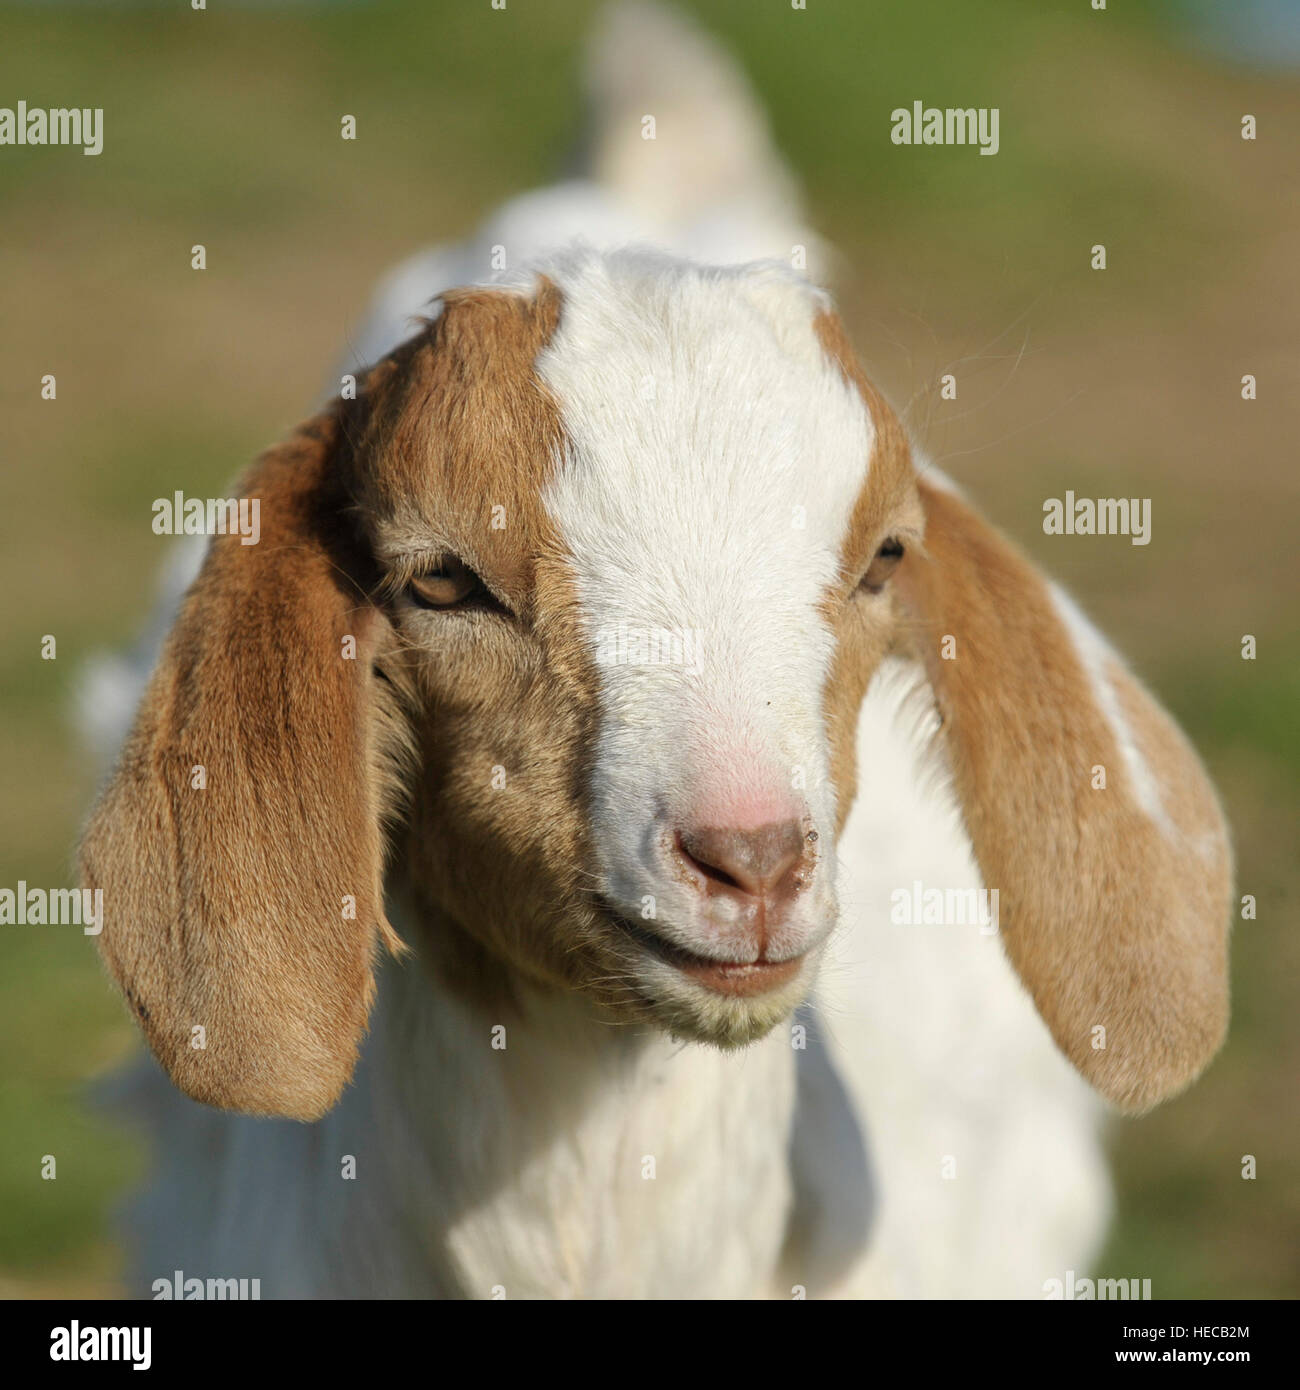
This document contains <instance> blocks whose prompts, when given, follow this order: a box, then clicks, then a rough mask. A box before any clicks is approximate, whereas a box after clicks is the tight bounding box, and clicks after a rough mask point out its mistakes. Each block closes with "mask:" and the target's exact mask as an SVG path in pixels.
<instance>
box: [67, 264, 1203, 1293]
mask: <svg viewBox="0 0 1300 1390" xmlns="http://www.w3.org/2000/svg"><path fill="white" fill-rule="evenodd" d="M238 491H239V495H240V496H241V497H244V498H248V499H257V500H258V501H259V503H260V513H261V518H262V534H261V538H260V541H259V543H258V544H257V545H255V546H243V545H241V544H240V542H239V537H238V536H218V537H215V538H214V539H213V541H212V544H211V546H210V549H209V551H208V554H207V557H206V559H205V561H204V564H203V568H202V571H201V573H200V575H199V577H198V579H197V580H196V582H195V583H194V585H193V587H192V588H191V590H190V592H189V593H188V595H187V596H186V598H185V600H184V603H183V605H182V607H181V609H180V612H179V615H178V617H177V619H176V621H175V624H174V625H173V627H172V630H171V632H170V635H169V636H168V638H167V640H166V643H165V646H164V648H163V651H162V655H161V657H160V659H159V662H158V666H157V669H156V671H155V672H154V675H153V677H152V679H151V681H150V683H149V686H148V689H147V691H146V693H145V696H144V699H143V701H142V703H141V706H140V710H139V714H138V717H137V719H136V722H135V725H134V728H133V730H132V732H131V734H130V736H129V738H128V740H127V742H126V744H125V747H124V749H123V751H122V754H121V757H120V759H119V762H118V765H117V768H116V771H115V773H114V774H113V777H112V778H111V780H110V782H109V784H108V786H107V788H106V789H105V791H104V793H103V795H102V797H101V799H100V802H99V804H98V807H97V809H96V811H95V813H94V815H93V816H92V819H91V821H90V824H89V826H88V829H87V831H86V835H85V840H84V845H83V861H82V862H83V868H84V881H85V883H86V884H87V886H90V887H92V888H97V889H98V888H102V889H103V891H104V904H105V924H104V929H103V932H102V934H101V936H100V943H101V950H102V952H103V954H104V958H105V960H106V961H107V963H108V966H109V969H110V970H111V972H112V973H113V975H114V977H115V978H116V980H117V981H118V982H119V984H120V985H121V987H122V990H123V992H124V994H125V996H126V998H127V1000H128V1002H129V1005H130V1007H131V1009H132V1010H133V1012H134V1014H135V1016H136V1018H137V1019H138V1021H139V1024H140V1026H141V1029H142V1031H143V1032H144V1034H145V1037H146V1038H147V1040H148V1042H149V1045H150V1047H151V1049H152V1050H153V1052H154V1054H155V1056H156V1057H157V1058H158V1060H159V1061H160V1062H161V1063H162V1065H163V1067H164V1068H165V1069H166V1071H167V1073H168V1074H169V1076H170V1077H171V1079H172V1081H173V1082H175V1084H176V1086H177V1087H179V1088H180V1090H181V1091H184V1092H185V1093H186V1094H187V1095H188V1096H191V1097H193V1098H194V1099H195V1100H198V1101H201V1102H203V1103H204V1105H206V1106H211V1107H217V1108H216V1109H204V1108H202V1107H201V1106H195V1105H193V1104H191V1103H190V1102H188V1101H185V1100H184V1099H182V1098H181V1097H180V1096H178V1095H177V1094H176V1092H175V1091H173V1090H171V1089H170V1088H164V1087H162V1086H160V1085H159V1084H158V1083H157V1081H156V1080H155V1079H153V1078H152V1077H144V1078H140V1079H138V1080H137V1082H136V1090H137V1104H138V1105H139V1106H140V1107H141V1108H142V1109H144V1110H145V1111H147V1112H148V1113H149V1115H150V1117H151V1119H152V1122H153V1123H154V1125H155V1127H156V1129H157V1131H158V1133H159V1134H160V1136H162V1145H163V1149H164V1162H165V1167H164V1171H163V1174H162V1175H161V1177H160V1179H159V1180H158V1181H157V1182H156V1183H155V1185H154V1187H153V1189H152V1191H151V1193H150V1194H149V1195H148V1196H147V1198H146V1200H145V1201H144V1203H143V1204H142V1205H141V1207H140V1208H139V1210H138V1211H137V1213H136V1214H135V1217H134V1218H133V1222H132V1225H133V1227H134V1229H135V1232H136V1236H137V1239H138V1242H139V1250H138V1253H137V1257H136V1277H137V1279H138V1280H139V1281H140V1282H141V1283H143V1284H144V1285H146V1286H147V1285H148V1283H149V1282H150V1281H151V1280H152V1279H154V1278H157V1277H158V1276H159V1275H161V1274H164V1273H166V1272H168V1271H170V1270H172V1269H178V1268H179V1269H184V1270H185V1271H186V1272H187V1273H193V1274H195V1275H196V1276H202V1277H208V1276H213V1277H217V1276H220V1277H235V1276H244V1277H253V1276H255V1277H258V1278H260V1279H261V1281H262V1288H263V1290H264V1291H265V1292H266V1293H267V1294H268V1296H277V1295H281V1296H282V1295H311V1294H315V1295H348V1294H352V1295H364V1294H370V1295H385V1294H386V1295H408V1296H409V1295H470V1296H483V1297H491V1296H494V1295H495V1296H502V1295H504V1296H508V1297H518V1296H529V1295H536V1296H588V1295H604V1296H705V1297H724V1296H748V1295H764V1294H780V1295H783V1296H790V1294H791V1291H792V1290H794V1291H800V1290H802V1291H807V1292H809V1293H811V1294H813V1295H814V1296H821V1295H830V1294H842V1295H860V1294H880V1293H885V1294H890V1293H893V1294H899V1293H902V1294H916V1293H928V1294H963V1293H964V1294H976V1295H978V1294H986V1295H987V1294H996V1293H1018V1294H1026V1293H1038V1292H1041V1289H1042V1288H1043V1286H1044V1282H1045V1281H1046V1280H1048V1279H1050V1278H1051V1277H1053V1276H1054V1275H1055V1276H1059V1272H1060V1270H1062V1269H1066V1268H1082V1267H1086V1266H1087V1262H1088V1260H1089V1258H1090V1256H1091V1253H1092V1251H1093V1250H1094V1249H1095V1247H1096V1243H1097V1241H1098V1240H1099V1238H1100V1236H1101V1233H1102V1230H1103V1228H1104V1220H1105V1212H1106V1206H1107V1185H1106V1179H1105V1171H1104V1164H1103V1162H1102V1159H1101V1153H1100V1147H1099V1139H1098V1126H1097V1107H1096V1105H1095V1103H1094V1102H1093V1100H1092V1099H1091V1097H1090V1095H1089V1093H1088V1091H1087V1089H1086V1087H1085V1086H1084V1085H1083V1084H1082V1083H1081V1082H1080V1081H1079V1080H1078V1079H1077V1078H1076V1077H1074V1076H1072V1075H1071V1074H1070V1070H1069V1066H1067V1062H1066V1059H1068V1063H1069V1064H1072V1065H1073V1067H1074V1068H1075V1069H1076V1070H1077V1072H1078V1073H1079V1074H1081V1076H1082V1077H1083V1078H1085V1079H1086V1082H1087V1083H1088V1084H1089V1085H1090V1086H1091V1087H1092V1088H1094V1089H1095V1091H1097V1092H1100V1094H1101V1095H1102V1096H1104V1097H1106V1098H1107V1099H1109V1100H1110V1101H1111V1102H1113V1103H1114V1104H1115V1105H1117V1106H1119V1107H1121V1108H1124V1109H1128V1110H1135V1111H1138V1110H1142V1109H1144V1108H1146V1107H1148V1106H1150V1105H1152V1104H1154V1103H1156V1102H1157V1101H1159V1100H1160V1099H1162V1098H1163V1097H1165V1096H1167V1095H1170V1094H1172V1093H1174V1092H1176V1091H1177V1090H1179V1089H1180V1088H1181V1087H1183V1086H1185V1085H1186V1084H1187V1083H1188V1082H1189V1081H1190V1080H1191V1079H1192V1078H1193V1077H1194V1076H1195V1075H1196V1074H1197V1073H1198V1072H1199V1071H1200V1069H1201V1068H1202V1067H1203V1066H1204V1065H1205V1063H1206V1061H1207V1060H1208V1059H1209V1057H1210V1056H1211V1055H1212V1054H1213V1053H1214V1051H1215V1049H1216V1048H1217V1046H1218V1044H1219V1042H1220V1040H1221V1038H1222V1035H1223V1031H1224V1027H1225V1022H1226V1010H1227V992H1226V923H1227V916H1228V899H1229V891H1230V855H1229V850H1228V845H1227V836H1226V831H1225V827H1224V824H1223V820H1222V816H1221V814H1220V811H1219V808H1218V805H1217V802H1216V800H1215V797H1214V794H1213V791H1212V790H1211V788H1210V786H1209V784H1208V782H1207V781H1206V779H1205V776H1204V774H1203V772H1202V770H1201V768H1200V767H1199V764H1198V763H1197V760H1196V758H1195V755H1194V753H1193V752H1192V751H1191V749H1190V748H1189V746H1188V745H1187V743H1186V741H1185V740H1184V739H1183V737H1182V735H1181V734H1180V733H1179V732H1178V730H1177V729H1176V728H1175V727H1174V725H1173V724H1172V723H1171V722H1170V720H1169V719H1168V717H1167V716H1166V715H1165V714H1164V713H1163V712H1162V711H1161V710H1160V709H1159V707H1158V706H1157V705H1156V704H1155V702H1154V701H1153V700H1152V698H1151V697H1150V695H1149V694H1148V693H1147V692H1146V691H1145V690H1144V689H1143V688H1142V687H1141V686H1140V685H1139V683H1138V682H1137V681H1136V680H1135V679H1134V678H1133V677H1132V676H1131V675H1130V674H1129V673H1128V672H1127V671H1126V670H1125V668H1124V667H1123V665H1122V663H1121V662H1120V661H1119V660H1118V658H1117V657H1116V656H1115V655H1114V654H1113V653H1112V652H1111V651H1110V649H1109V648H1108V647H1107V646H1106V645H1105V643H1104V641H1103V640H1102V639H1101V638H1100V637H1099V636H1098V635H1097V634H1096V632H1095V631H1094V630H1093V629H1092V628H1091V626H1090V625H1089V624H1088V623H1087V621H1086V619H1084V618H1083V617H1082V615H1081V614H1080V613H1079V612H1078V610H1077V609H1076V608H1075V607H1074V606H1073V605H1072V604H1071V603H1070V602H1069V600H1068V599H1066V598H1065V597H1064V596H1063V595H1062V594H1060V593H1059V592H1058V591H1056V590H1055V589H1054V588H1053V587H1052V586H1051V585H1049V584H1048V583H1047V582H1046V581H1045V580H1044V579H1043V578H1042V577H1041V576H1040V575H1039V574H1038V573H1037V572H1036V571H1035V570H1034V569H1033V567H1032V566H1030V565H1029V564H1028V562H1027V561H1026V560H1025V559H1024V558H1023V557H1022V556H1021V555H1020V554H1019V553H1018V552H1017V551H1016V550H1015V549H1014V548H1013V547H1012V546H1010V545H1009V544H1008V543H1007V542H1006V541H1005V540H1004V539H1003V538H1002V537H1001V536H999V535H998V534H997V533H996V532H995V531H994V530H993V529H992V528H990V527H989V526H988V525H987V524H986V523H985V522H983V521H982V520H981V519H980V517H979V516H978V515H977V513H976V512H975V511H974V510H973V509H972V508H971V507H970V506H969V505H968V504H967V503H966V501H965V500H964V499H963V498H962V497H961V496H960V495H959V494H958V493H957V492H956V491H955V490H954V489H953V488H952V487H951V486H950V485H948V484H947V483H945V482H944V481H943V480H942V479H941V478H939V477H938V476H937V475H935V474H933V472H932V471H927V470H924V469H921V470H920V471H918V470H917V468H916V467H915V466H914V463H913V459H912V455H911V452H910V449H909V445H908V441H907V439H906V437H905V434H904V431H903V430H902V428H901V426H900V425H899V422H898V421H897V419H896V417H895V416H894V414H893V413H892V411H891V410H890V408H889V406H888V405H887V403H886V402H885V401H884V400H883V398H882V397H881V396H880V395H879V394H878V392H876V391H875V389H874V388H873V387H872V386H871V384H870V383H869V382H868V381H867V379H866V378H865V376H864V375H863V373H862V371H861V369H860V367H859V366H858V363H857V361H856V359H855V357H854V355H853V352H852V350H851V348H850V346H849V343H848V340H847V338H846V335H845V333H844V330H843V329H842V327H841V325H840V323H839V321H838V319H837V318H836V316H835V314H834V312H833V310H832V308H831V306H830V301H829V300H828V298H827V297H826V296H825V295H824V294H823V293H822V292H820V291H818V290H815V289H813V288H811V287H810V286H809V285H807V284H806V283H805V282H804V281H803V280H802V279H800V278H799V277H798V276H796V275H795V274H793V273H792V272H791V271H789V270H788V269H786V268H783V267H781V266H778V265H774V264H771V263H762V264H755V265H746V266H740V267H706V266H701V265H698V264H693V263H690V262H687V261H684V260H678V259H675V258H673V257H672V256H668V255H663V254H657V253H652V252H648V251H629V250H622V251H597V250H594V249H590V248H585V249H584V248H578V249H571V250H567V251H562V252H557V253H553V254H550V255H545V256H542V257H539V258H538V259H537V260H536V262H535V264H534V266H533V267H532V268H531V269H530V271H529V272H528V273H526V274H523V275H520V276H517V277H515V278H514V280H513V282H512V283H509V284H501V285H497V286H495V287H490V288H472V289H461V290H455V291H451V292H448V293H446V294H444V295H443V296H442V298H441V302H440V306H439V309H438V312H437V314H436V317H434V318H433V319H432V321H430V322H429V323H427V324H426V325H425V326H424V327H423V328H422V329H421V330H420V331H419V332H417V333H416V334H415V336H413V337H411V338H409V339H408V340H407V341H405V342H404V343H402V344H401V345H400V346H398V347H396V348H395V349H394V350H392V351H389V352H387V353H386V354H385V355H383V356H382V357H381V359H380V360H379V361H378V362H377V364H376V365H375V366H374V367H373V368H372V369H371V370H370V371H369V372H368V373H367V374H366V375H365V377H364V380H363V382H362V388H361V390H360V391H359V393H358V395H357V398H356V399H355V400H344V399H339V400H335V401H333V402H331V403H330V404H329V405H328V406H327V407H326V408H325V409H324V410H322V411H321V412H320V414H318V415H317V416H316V417H315V418H314V419H312V420H311V421H309V422H308V423H307V424H306V425H304V426H303V427H302V428H301V429H300V430H298V431H297V433H295V434H294V435H293V436H292V437H291V438H290V439H289V440H287V441H286V442H285V443H284V444H282V445H280V446H279V447H278V448H275V449H273V450H271V451H270V452H269V453H268V454H266V455H265V456H264V457H263V458H262V459H261V460H260V461H259V462H258V463H257V465H255V467H254V468H253V469H252V471H251V472H250V473H249V474H248V475H247V476H246V478H245V479H244V481H243V483H242V485H241V486H240V488H239V490H238ZM621 627H622V628H635V629H642V630H652V629H666V630H676V631H680V630H686V631H689V632H690V633H692V634H695V635H696V638H697V641H696V644H695V646H694V648H693V650H694V651H695V653H696V655H697V658H698V659H696V660H694V661H692V662H689V663H687V662H682V663H680V664H674V663H673V662H671V661H670V662H659V663H654V664H647V663H644V662H636V661H619V660H613V661H610V660H602V659H601V658H600V653H601V652H602V651H608V650H609V647H608V643H607V636H608V634H609V633H610V632H611V631H617V630H618V629H620V628H621ZM602 634H604V635H605V638H606V645H605V646H602ZM911 689H914V690H917V691H919V696H913V697H911V698H912V699H914V700H915V699H918V698H919V701H920V704H921V707H922V711H923V713H925V712H933V713H934V714H935V715H936V716H937V719H938V721H939V723H940V725H941V728H940V729H939V731H938V733H937V734H935V735H934V737H933V740H932V741H931V742H930V743H929V745H928V752H927V751H921V752H918V751H917V744H916V741H915V740H912V739H909V738H906V737H900V736H899V730H898V726H897V724H896V723H895V720H894V715H895V712H896V710H897V708H898V706H899V705H900V703H903V697H902V696H901V694H900V692H902V691H905V690H911ZM927 760H928V762H929V763H930V764H931V765H932V767H933V768H934V769H937V771H938V774H939V775H938V776H937V777H935V776H931V777H930V778H929V779H928V780H927V778H926V777H925V775H924V770H925V768H926V766H927ZM1098 765H1100V766H1103V767H1105V769H1106V771H1107V779H1106V786H1105V789H1104V790H1101V791H1098V790H1094V789H1093V777H1092V772H1093V769H1094V768H1095V767H1096V766H1098ZM199 766H201V767H203V768H204V769H205V774H206V776H205V782H206V786H205V789H203V790H195V789H194V786H193V783H194V778H193V770H194V768H195V767H199ZM915 880H922V881H926V882H930V883H938V884H940V885H944V886H953V885H964V886H972V887H973V886H976V885H983V886H987V887H989V888H990V889H996V890H998V892H999V899H1000V912H999V932H998V935H999V936H1000V938H1001V944H1000V945H999V944H998V941H997V939H996V938H990V937H989V936H988V935H987V934H986V933H983V932H981V931H980V929H979V928H978V927H976V926H972V927H971V928H970V930H969V931H960V932H959V931H955V930H950V929H942V930H943V933H944V934H942V935H936V934H935V932H934V929H933V928H919V929H918V928H902V929H900V928H898V927H891V926H890V924H889V921H888V913H889V904H890V901H891V895H892V893H893V891H894V890H896V889H897V888H899V887H900V886H902V885H909V886H910V885H911V884H912V883H913V882H914V881H915ZM837 921H838V922H839V924H840V925H839V927H838V929H836V924H837ZM384 957H387V958H388V959H387V963H385V964H379V962H381V961H382V960H383V958H384ZM819 976H820V982H818V980H819ZM815 983H816V999H815V1002H814V1000H813V995H814V985H815ZM376 1000H377V1001H378V1002H377V1004H376ZM1030 1000H1032V1005H1031V1003H1030ZM1035 1008H1036V1010H1037V1012H1036V1013H1035ZM368 1027H369V1034H368V1036H367V1028H368ZM350 1080H352V1081H353V1083H354V1084H352V1085H351V1086H349V1085H348V1083H349V1081H350ZM225 1111H239V1112H244V1115H242V1116H240V1115H233V1116H232V1115H229V1114H225V1113H220V1112H225ZM250 1116H262V1117H280V1118H262V1119H255V1118H248V1117H250ZM291 1121H306V1122H307V1123H306V1124H302V1123H292V1122H291Z"/></svg>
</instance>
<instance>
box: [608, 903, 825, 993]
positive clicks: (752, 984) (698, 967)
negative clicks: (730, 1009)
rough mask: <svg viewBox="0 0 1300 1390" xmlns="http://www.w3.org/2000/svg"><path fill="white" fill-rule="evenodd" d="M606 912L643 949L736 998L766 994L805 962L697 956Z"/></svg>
mask: <svg viewBox="0 0 1300 1390" xmlns="http://www.w3.org/2000/svg"><path fill="white" fill-rule="evenodd" d="M609 915H610V916H611V917H612V918H613V919H614V921H615V922H617V923H618V925H619V926H620V927H621V928H622V930H623V931H624V932H625V933H627V935H628V936H630V937H631V938H632V939H633V940H634V941H636V942H638V943H639V944H640V945H641V946H643V947H644V948H645V949H646V950H648V951H650V952H651V953H652V954H653V955H655V956H658V958H659V959H660V960H662V961H664V962H665V963H666V964H668V965H672V966H675V967H676V968H677V969H678V970H680V971H681V972H682V974H683V975H686V976H688V977H689V978H690V979H692V980H694V981H696V983H697V984H701V985H703V986H704V987H705V988H706V989H711V990H713V991H714V992H715V993H717V994H730V995H732V996H733V997H735V998H738V999H747V998H750V997H752V996H753V995H755V994H766V993H768V991H770V990H774V989H778V988H780V986H781V985H784V984H786V983H788V982H789V981H790V980H792V979H793V978H794V977H795V976H796V975H797V974H798V973H799V967H800V966H801V965H802V964H803V962H804V957H803V956H791V957H790V958H789V959H787V960H755V961H729V960H714V959H712V958H710V957H708V956H698V955H696V954H695V952H694V951H688V950H686V949H685V948H684V947H682V946H678V945H676V944H674V943H673V942H671V941H665V940H664V938H663V937H662V936H659V935H658V934H657V933H655V932H651V931H646V929H645V928H644V927H640V926H638V925H637V924H636V923H635V922H630V921H628V919H627V918H626V917H623V916H621V915H620V914H619V913H616V912H612V913H609Z"/></svg>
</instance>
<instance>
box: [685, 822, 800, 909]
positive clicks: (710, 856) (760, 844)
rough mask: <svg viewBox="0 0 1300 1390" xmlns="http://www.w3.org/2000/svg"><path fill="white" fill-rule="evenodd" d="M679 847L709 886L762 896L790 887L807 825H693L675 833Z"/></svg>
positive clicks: (788, 823)
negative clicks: (740, 827)
mask: <svg viewBox="0 0 1300 1390" xmlns="http://www.w3.org/2000/svg"><path fill="white" fill-rule="evenodd" d="M676 843H677V849H678V851H679V853H680V854H681V855H682V856H683V858H685V859H686V860H687V861H688V862H689V863H690V865H691V866H692V867H693V868H694V869H696V870H697V871H698V872H699V873H701V874H703V875H704V877H705V878H707V879H709V880H710V881H711V882H713V883H717V884H720V885H721V886H723V887H724V888H729V889H732V890H733V891H735V892H739V893H745V894H748V895H750V896H752V897H761V896H762V895H764V894H766V893H772V892H774V891H777V890H779V889H782V888H784V887H786V886H787V884H786V880H787V879H788V878H790V877H791V872H792V870H793V869H794V868H795V867H796V866H797V865H798V864H799V863H800V862H801V861H802V859H803V853H804V843H805V842H804V834H803V827H802V826H801V825H800V823H799V822H798V821H795V820H789V821H780V822H777V823H775V824H772V825H763V826H759V827H758V828H757V829H754V830H734V829H729V828H725V827H718V826H692V827H690V828H688V829H683V830H679V831H678V832H677V839H676Z"/></svg>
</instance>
